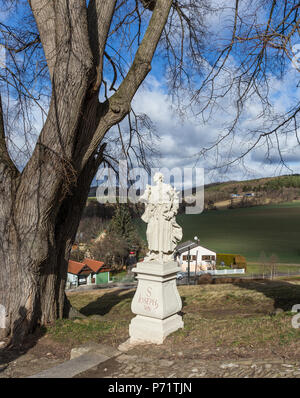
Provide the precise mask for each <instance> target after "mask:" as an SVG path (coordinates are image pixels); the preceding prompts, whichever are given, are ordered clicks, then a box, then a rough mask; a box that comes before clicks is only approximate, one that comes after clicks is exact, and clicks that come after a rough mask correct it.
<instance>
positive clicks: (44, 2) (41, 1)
mask: <svg viewBox="0 0 300 398" xmlns="http://www.w3.org/2000/svg"><path fill="white" fill-rule="evenodd" d="M28 1H29V5H30V7H31V10H32V13H33V15H34V18H35V21H36V24H37V27H38V30H39V34H40V39H41V42H42V45H43V48H44V53H45V57H46V60H47V65H48V68H49V74H50V78H51V80H52V77H53V70H54V65H55V61H56V43H55V21H56V17H55V10H54V1H53V0H28Z"/></svg>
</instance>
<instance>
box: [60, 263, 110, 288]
mask: <svg viewBox="0 0 300 398" xmlns="http://www.w3.org/2000/svg"><path fill="white" fill-rule="evenodd" d="M110 271H111V269H110V268H109V267H107V266H106V265H105V264H104V263H103V262H102V261H96V260H93V259H91V258H85V259H83V260H82V262H79V261H74V260H69V264H68V279H67V283H68V284H69V285H70V286H74V285H75V286H79V285H98V284H102V283H109V282H110Z"/></svg>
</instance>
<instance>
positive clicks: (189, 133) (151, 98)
mask: <svg viewBox="0 0 300 398" xmlns="http://www.w3.org/2000/svg"><path fill="white" fill-rule="evenodd" d="M214 3H215V4H218V5H219V4H225V5H226V6H227V7H226V8H225V9H224V11H223V12H222V13H215V14H213V15H209V16H207V24H208V26H209V27H210V37H214V38H217V37H219V34H221V35H222V39H223V40H224V38H225V39H226V38H228V37H229V34H230V29H229V28H228V26H229V25H230V22H232V17H233V15H232V8H231V6H232V5H233V4H234V1H232V0H230V1H223V0H214ZM244 3H246V1H245V2H244ZM22 12H23V10H22V8H20V9H19V15H18V16H19V17H20V16H22ZM148 15H149V14H148ZM146 16H147V13H146ZM1 17H2V18H3V19H5V20H6V21H14V22H15V21H16V17H15V14H13V13H10V14H2V15H1ZM259 18H260V22H262V23H263V22H264V21H265V18H266V15H264V14H263V13H261V14H260V15H259ZM131 33H132V34H134V33H135V31H134V30H133V31H131ZM174 39H175V38H174ZM299 42H300V40H299ZM210 44H214V43H213V41H212V43H210ZM114 45H115V47H116V48H117V47H118V39H114ZM108 51H109V48H108ZM109 53H110V55H112V54H113V52H112V51H111V52H109ZM132 55H134V51H133V54H132ZM215 55H216V53H211V55H210V56H208V57H207V58H208V59H210V58H213V57H214V56H215ZM126 60H127V61H129V60H130V54H129V53H128V54H127V55H126ZM236 62H237V59H235V57H234V56H233V57H231V59H230V60H229V64H228V67H229V69H230V66H232V71H234V69H235V67H236ZM207 67H209V64H207ZM106 77H107V79H108V80H109V79H112V74H111V72H109V73H108V74H107V75H106ZM167 78H168V71H166V70H165V62H164V60H163V58H162V54H161V53H157V55H156V56H155V57H154V59H153V62H152V71H151V72H150V73H149V75H148V77H147V78H146V80H145V82H144V83H143V84H142V86H141V87H140V89H139V91H138V92H137V94H136V96H135V98H134V100H133V104H132V105H133V109H134V110H135V112H137V113H145V114H147V115H148V116H149V117H150V118H151V120H152V122H153V123H154V125H155V127H156V131H157V134H158V135H159V137H160V138H159V140H157V141H156V147H157V149H158V150H159V152H160V155H159V157H158V158H157V159H155V163H156V165H159V166H160V167H168V168H170V169H172V168H173V167H193V166H198V167H203V168H204V170H205V181H206V182H207V183H209V182H212V181H226V180H233V179H235V180H240V179H249V178H255V177H257V178H259V177H265V176H274V175H278V174H288V173H292V172H294V173H299V172H300V167H299V160H298V159H299V155H300V149H299V146H298V142H297V139H296V137H295V135H292V134H290V135H289V136H288V138H286V137H285V136H284V135H282V136H281V137H279V141H280V146H281V148H282V154H283V155H284V160H285V162H286V165H287V166H288V167H289V168H290V169H287V168H284V167H282V166H281V165H280V164H279V160H280V159H279V154H278V151H277V149H276V146H277V141H276V139H275V137H272V138H271V140H270V143H269V144H270V147H269V157H268V159H267V158H266V149H267V148H266V146H259V147H257V148H256V149H255V150H253V151H252V152H250V153H249V154H248V155H247V156H246V157H245V158H244V159H243V161H242V163H238V164H233V165H232V166H231V167H229V168H227V167H222V166H224V165H225V164H226V160H227V159H228V157H229V156H231V157H234V156H235V157H239V156H240V154H242V153H243V152H245V151H247V149H248V148H249V146H250V145H251V142H253V137H251V136H250V134H249V129H252V130H253V129H254V130H255V129H256V128H257V129H260V128H261V127H262V124H263V122H265V121H262V120H259V118H258V115H259V114H260V112H261V107H260V103H259V101H258V100H257V99H255V98H253V100H251V101H249V103H248V104H247V105H246V107H245V112H244V115H243V117H242V118H241V120H240V122H239V124H238V129H237V132H236V134H235V135H234V137H229V138H228V139H226V140H224V141H223V142H222V144H221V145H219V147H218V148H215V149H213V150H211V151H210V152H209V153H208V154H207V156H206V157H205V158H204V157H199V156H197V154H198V153H199V151H200V150H201V148H203V147H209V146H210V145H211V144H212V143H213V142H214V141H215V140H216V139H217V138H218V137H220V136H222V135H223V134H224V131H225V126H227V125H228V124H229V123H230V120H232V118H233V117H234V96H233V95H229V96H227V97H225V98H224V99H222V100H221V101H220V103H219V104H218V107H217V108H215V109H214V111H213V113H212V115H211V117H210V118H209V120H207V121H205V122H204V121H203V120H202V119H201V118H199V117H195V115H194V110H195V109H193V108H192V107H191V106H189V105H188V102H187V98H186V94H187V93H185V92H184V91H182V94H181V98H180V100H181V104H185V105H186V109H185V113H184V114H183V115H180V116H179V115H178V112H177V109H176V102H174V101H173V100H172V96H171V95H169V93H168V87H167ZM225 79H226V74H225V73H223V74H222V73H221V74H220V76H219V77H218V84H219V85H220V86H222V84H223V83H224V82H225ZM269 79H270V87H271V92H270V98H271V101H272V104H273V112H274V114H276V113H281V112H283V111H286V110H288V108H289V106H290V105H291V104H292V103H295V101H297V100H299V98H300V95H299V94H300V91H299V88H297V87H296V82H297V81H298V80H299V72H297V70H296V69H295V68H293V66H292V64H290V65H288V67H287V70H286V73H285V74H284V75H283V76H282V77H281V78H278V76H277V70H274V71H272V70H270V71H269ZM195 81H196V82H197V76H196V77H195ZM32 112H33V118H34V123H35V127H36V134H37V133H38V132H39V130H40V128H41V126H42V124H43V119H42V117H41V112H40V110H39V109H38V108H34V107H33V109H32ZM17 130H18V129H17ZM109 134H113V132H111V133H109ZM299 136H300V134H299ZM35 137H36V136H34V135H32V136H31V137H30V138H29V139H28V140H27V142H26V143H25V142H24V140H23V139H22V137H21V136H20V135H18V132H17V131H16V133H15V135H14V136H13V137H12V141H14V144H16V145H17V146H18V147H21V148H22V147H24V145H29V146H33V145H34V142H35Z"/></svg>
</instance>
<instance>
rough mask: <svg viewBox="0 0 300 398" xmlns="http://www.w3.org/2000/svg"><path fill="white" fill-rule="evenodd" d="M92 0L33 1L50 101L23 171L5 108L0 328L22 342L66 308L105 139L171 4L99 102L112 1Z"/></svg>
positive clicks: (156, 15)
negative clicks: (0, 315)
mask: <svg viewBox="0 0 300 398" xmlns="http://www.w3.org/2000/svg"><path fill="white" fill-rule="evenodd" d="M94 1H95V3H94V7H92V6H89V8H88V9H87V7H86V1H85V0H72V2H69V1H67V0H56V1H53V2H52V0H51V1H48V0H42V1H36V0H29V3H30V6H31V9H32V12H33V14H34V17H35V19H36V23H37V26H38V28H39V30H40V36H41V42H42V44H43V47H44V52H45V57H46V60H47V63H48V67H49V73H50V76H51V81H52V98H51V104H50V109H49V113H48V116H47V120H46V122H45V125H44V127H43V129H42V131H41V134H40V137H39V139H38V142H37V145H36V147H35V149H34V152H33V154H32V157H31V159H30V160H29V162H28V163H27V165H26V167H25V168H24V170H23V171H22V172H21V173H20V172H19V171H18V170H17V168H16V166H15V165H14V163H13V161H12V160H11V158H10V157H9V153H8V151H7V147H6V143H5V136H4V125H3V117H2V115H3V112H2V107H1V106H0V201H1V204H2V205H1V207H0V255H1V259H2V264H1V268H0V304H2V305H4V307H5V309H6V327H5V329H0V332H1V333H2V336H9V338H10V340H11V342H12V343H13V344H14V345H19V344H22V342H23V340H24V337H25V336H26V335H27V334H28V333H30V332H32V331H33V330H34V329H35V328H36V327H37V326H38V325H47V324H49V323H52V322H54V321H55V319H57V318H62V317H63V316H64V315H66V314H67V312H68V306H67V305H66V303H67V302H66V299H65V283H66V278H67V266H68V259H69V253H70V249H71V247H72V243H73V242H74V239H75V235H76V231H77V228H78V224H79V221H80V218H81V215H82V211H83V209H84V206H85V203H86V199H87V195H88V190H89V187H90V184H91V182H92V179H93V177H94V175H95V173H96V172H97V169H98V167H99V165H100V164H101V161H102V159H103V157H102V154H103V150H104V147H105V146H104V144H102V139H103V137H104V136H105V134H106V132H107V131H108V130H109V129H110V127H112V126H113V125H114V124H116V123H119V122H120V121H121V120H122V119H123V118H124V117H125V116H126V114H127V113H128V112H129V110H130V102H131V100H132V98H133V95H134V93H135V92H136V91H137V89H138V87H139V86H140V84H141V82H142V81H143V79H144V78H145V77H146V75H147V73H148V72H149V70H150V62H151V59H152V57H153V54H154V51H155V48H156V45H157V43H158V40H159V38H160V35H161V32H162V29H163V27H164V24H165V22H166V20H167V16H168V13H169V10H170V7H171V3H172V1H171V0H157V2H156V6H155V9H154V11H153V14H152V18H151V21H150V23H149V26H148V29H147V31H146V33H145V37H144V39H143V42H142V44H141V48H140V49H139V50H138V52H137V55H136V58H135V60H134V62H133V65H132V67H131V68H130V70H129V72H128V74H127V76H126V77H125V79H124V81H123V83H122V85H121V86H120V88H119V90H117V92H116V93H115V94H114V95H113V96H112V97H111V98H110V99H109V100H108V101H106V102H105V103H102V104H101V103H99V100H98V94H99V87H100V84H101V73H102V71H101V68H102V66H103V61H102V58H103V53H104V48H105V43H106V40H107V35H108V32H109V28H110V23H111V18H112V15H113V12H114V7H115V2H114V1H103V2H101V1H99V0H94ZM92 2H93V1H92V0H91V1H90V4H92ZM101 5H102V7H100V6H101ZM47 13H48V14H47ZM47 15H49V19H47ZM45 21H46V22H45ZM93 27H97V29H96V30H95V29H93ZM95 32H97V36H96V37H94V36H93V37H91V35H93V34H94V33H95ZM54 49H55V51H54ZM99 58H100V59H99ZM99 76H100V80H99ZM126 93H127V94H126ZM0 105H1V103H0Z"/></svg>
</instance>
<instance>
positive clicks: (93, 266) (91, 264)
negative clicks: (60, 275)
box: [68, 258, 111, 275]
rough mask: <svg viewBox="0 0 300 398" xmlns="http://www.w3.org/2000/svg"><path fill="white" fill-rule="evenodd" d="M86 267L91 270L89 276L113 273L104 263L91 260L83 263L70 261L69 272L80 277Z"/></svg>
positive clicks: (86, 259) (85, 260)
mask: <svg viewBox="0 0 300 398" xmlns="http://www.w3.org/2000/svg"><path fill="white" fill-rule="evenodd" d="M84 267H88V268H89V269H90V272H89V274H90V273H91V272H95V273H96V274H97V273H99V272H108V271H111V269H110V268H108V267H106V266H105V265H104V262H102V261H96V260H92V259H91V258H84V259H83V260H82V262H81V263H80V262H78V261H74V260H69V265H68V272H69V273H70V274H75V275H78V274H79V273H80V272H81V271H82V269H83V268H84ZM85 273H86V272H85Z"/></svg>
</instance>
